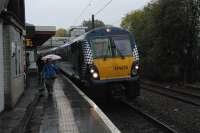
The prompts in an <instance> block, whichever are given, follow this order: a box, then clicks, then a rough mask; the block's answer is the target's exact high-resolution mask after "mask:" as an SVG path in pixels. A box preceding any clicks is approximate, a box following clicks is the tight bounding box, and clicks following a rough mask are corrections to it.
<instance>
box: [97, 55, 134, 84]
mask: <svg viewBox="0 0 200 133" xmlns="http://www.w3.org/2000/svg"><path fill="white" fill-rule="evenodd" d="M133 61H134V59H133V57H132V56H130V57H124V58H123V59H122V58H121V57H115V58H106V59H95V60H94V64H95V65H96V67H97V69H98V71H99V75H100V80H104V79H113V78H129V77H130V75H131V67H132V64H133Z"/></svg>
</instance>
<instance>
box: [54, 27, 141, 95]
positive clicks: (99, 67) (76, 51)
mask: <svg viewBox="0 0 200 133" xmlns="http://www.w3.org/2000/svg"><path fill="white" fill-rule="evenodd" d="M53 51H54V53H55V54H59V55H60V56H62V57H63V59H62V60H63V61H66V62H68V63H69V64H70V65H71V66H72V70H73V71H74V78H77V79H78V80H79V81H81V82H82V83H84V84H85V85H89V86H90V87H91V89H93V90H94V91H95V89H97V88H98V87H99V86H104V87H102V88H104V89H102V88H101V89H98V90H97V91H101V90H102V91H103V90H105V92H106V93H110V92H111V94H113V95H117V96H119V95H122V94H123V95H124V96H126V97H127V98H135V97H137V96H139V94H140V85H139V54H138V50H137V45H136V42H135V39H134V36H133V35H132V34H131V33H130V32H128V31H127V30H124V29H121V28H117V27H112V26H106V27H100V28H96V29H93V30H91V31H89V32H87V33H85V34H83V35H82V36H79V37H78V38H76V39H74V40H73V41H72V42H70V43H68V44H65V45H63V46H60V47H58V48H55V49H53ZM108 86H109V87H108Z"/></svg>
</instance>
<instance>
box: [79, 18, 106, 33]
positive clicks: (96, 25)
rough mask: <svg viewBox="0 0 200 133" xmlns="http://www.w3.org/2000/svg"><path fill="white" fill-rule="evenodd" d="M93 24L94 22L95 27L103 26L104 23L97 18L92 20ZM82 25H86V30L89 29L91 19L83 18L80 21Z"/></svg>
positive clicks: (90, 27)
mask: <svg viewBox="0 0 200 133" xmlns="http://www.w3.org/2000/svg"><path fill="white" fill-rule="evenodd" d="M94 24H95V28H96V27H102V26H105V24H104V22H103V21H101V20H97V19H96V20H95V21H94ZM82 26H85V27H88V28H87V31H89V30H91V29H92V21H91V20H84V21H83V22H82Z"/></svg>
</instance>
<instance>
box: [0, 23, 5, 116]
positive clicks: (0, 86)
mask: <svg viewBox="0 0 200 133" xmlns="http://www.w3.org/2000/svg"><path fill="white" fill-rule="evenodd" d="M0 72H1V74H0V112H2V111H3V110H4V62H3V22H2V20H1V19H0Z"/></svg>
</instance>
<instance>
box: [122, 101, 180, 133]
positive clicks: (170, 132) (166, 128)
mask: <svg viewBox="0 0 200 133" xmlns="http://www.w3.org/2000/svg"><path fill="white" fill-rule="evenodd" d="M121 102H122V103H124V104H125V105H127V106H128V107H129V108H131V109H132V110H134V112H136V113H137V114H139V115H140V116H142V117H143V118H144V119H146V120H147V121H149V122H150V123H153V124H154V125H155V126H156V127H157V128H159V129H161V130H162V131H163V132H164V133H178V132H177V131H176V130H174V129H172V128H171V127H170V126H168V125H167V124H165V123H163V122H161V121H159V120H158V119H156V118H155V117H153V116H151V115H150V114H148V113H146V112H144V111H142V110H141V109H140V108H139V107H137V106H135V105H133V104H131V103H129V102H127V101H126V100H121Z"/></svg>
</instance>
